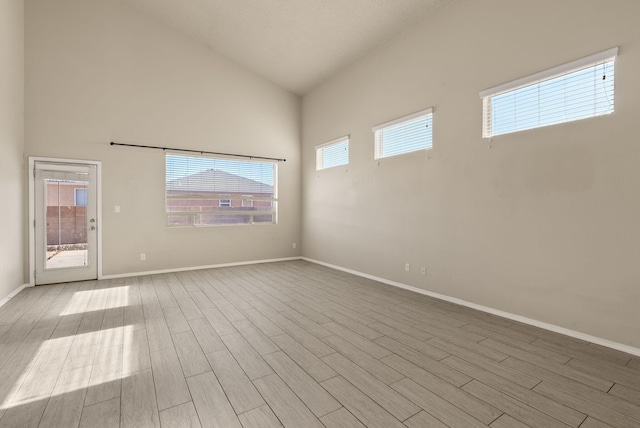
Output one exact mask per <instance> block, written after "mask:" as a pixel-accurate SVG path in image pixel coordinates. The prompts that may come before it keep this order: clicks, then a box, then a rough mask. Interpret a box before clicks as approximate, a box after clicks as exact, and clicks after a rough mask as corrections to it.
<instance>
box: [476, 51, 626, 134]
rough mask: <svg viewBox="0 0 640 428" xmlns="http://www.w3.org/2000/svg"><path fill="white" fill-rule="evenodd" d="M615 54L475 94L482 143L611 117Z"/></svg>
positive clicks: (563, 66) (550, 70) (581, 61)
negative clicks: (480, 108) (479, 101)
mask: <svg viewBox="0 0 640 428" xmlns="http://www.w3.org/2000/svg"><path fill="white" fill-rule="evenodd" d="M617 54H618V48H613V49H609V50H607V51H604V52H600V53H597V54H594V55H591V56H589V57H586V58H582V59H579V60H577V61H573V62H570V63H568V64H563V65H560V66H558V67H554V68H552V69H549V70H545V71H541V72H539V73H536V74H533V75H531V76H527V77H523V78H521V79H518V80H515V81H513V82H509V83H505V84H503V85H500V86H497V87H495V88H491V89H487V90H486V91H483V92H481V93H480V97H481V98H482V103H483V121H482V122H483V130H482V136H483V137H485V138H489V137H493V136H494V135H500V134H508V133H511V132H517V131H523V130H525V129H532V128H539V127H543V126H549V125H555V124H558V123H564V122H572V121H574V120H580V119H586V118H589V117H594V116H601V115H604V114H609V113H613V106H614V69H615V58H616V56H617Z"/></svg>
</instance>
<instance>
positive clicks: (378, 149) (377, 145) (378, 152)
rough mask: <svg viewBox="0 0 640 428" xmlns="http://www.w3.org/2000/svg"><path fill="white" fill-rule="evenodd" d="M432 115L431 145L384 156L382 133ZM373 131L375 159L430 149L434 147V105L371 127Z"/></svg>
mask: <svg viewBox="0 0 640 428" xmlns="http://www.w3.org/2000/svg"><path fill="white" fill-rule="evenodd" d="M429 116H431V127H430V128H429V133H430V134H431V145H430V146H427V147H424V148H419V149H415V150H409V151H404V152H401V153H395V154H392V155H387V156H384V155H383V150H384V142H383V141H382V140H381V139H380V136H381V133H382V132H384V131H385V130H387V129H390V128H394V127H397V126H399V125H404V124H408V123H411V122H415V121H418V120H420V119H424V118H427V117H429ZM371 131H372V132H373V136H374V137H373V138H374V153H373V158H374V160H380V159H385V158H391V157H395V156H401V155H406V154H410V153H416V152H420V151H423V150H424V151H428V150H431V149H433V107H429V108H426V109H424V110H420V111H417V112H415V113H411V114H408V115H406V116H402V117H399V118H397V119H394V120H390V121H388V122H384V123H381V124H380V125H377V126H374V127H373V128H371Z"/></svg>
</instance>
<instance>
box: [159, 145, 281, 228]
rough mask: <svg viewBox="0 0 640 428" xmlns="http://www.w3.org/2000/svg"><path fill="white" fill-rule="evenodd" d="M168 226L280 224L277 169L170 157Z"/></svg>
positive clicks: (249, 162) (257, 164)
mask: <svg viewBox="0 0 640 428" xmlns="http://www.w3.org/2000/svg"><path fill="white" fill-rule="evenodd" d="M165 189H166V190H165V196H166V204H165V213H166V217H167V225H168V226H213V225H230V224H269V223H276V222H277V206H278V199H277V164H276V163H275V162H265V161H252V160H237V159H228V158H217V157H204V156H182V155H175V154H167V155H166V187H165Z"/></svg>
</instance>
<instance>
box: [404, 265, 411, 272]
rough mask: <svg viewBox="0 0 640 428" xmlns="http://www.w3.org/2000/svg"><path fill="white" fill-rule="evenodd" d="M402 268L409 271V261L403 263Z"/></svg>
mask: <svg viewBox="0 0 640 428" xmlns="http://www.w3.org/2000/svg"><path fill="white" fill-rule="evenodd" d="M404 270H405V272H409V270H410V266H409V263H405V265H404Z"/></svg>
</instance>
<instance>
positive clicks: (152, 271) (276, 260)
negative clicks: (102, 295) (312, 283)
mask: <svg viewBox="0 0 640 428" xmlns="http://www.w3.org/2000/svg"><path fill="white" fill-rule="evenodd" d="M300 259H302V257H284V258H281V259H267V260H250V261H246V262H233V263H220V264H217V265H206V266H190V267H183V268H174V269H161V270H149V271H143V272H130V273H118V274H114V275H102V276H101V277H100V278H98V279H116V278H129V277H132V276H143V275H158V274H161V273H174V272H187V271H191V270H202V269H216V268H222V267H231V266H245V265H257V264H262V263H275V262H288V261H291V260H300Z"/></svg>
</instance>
